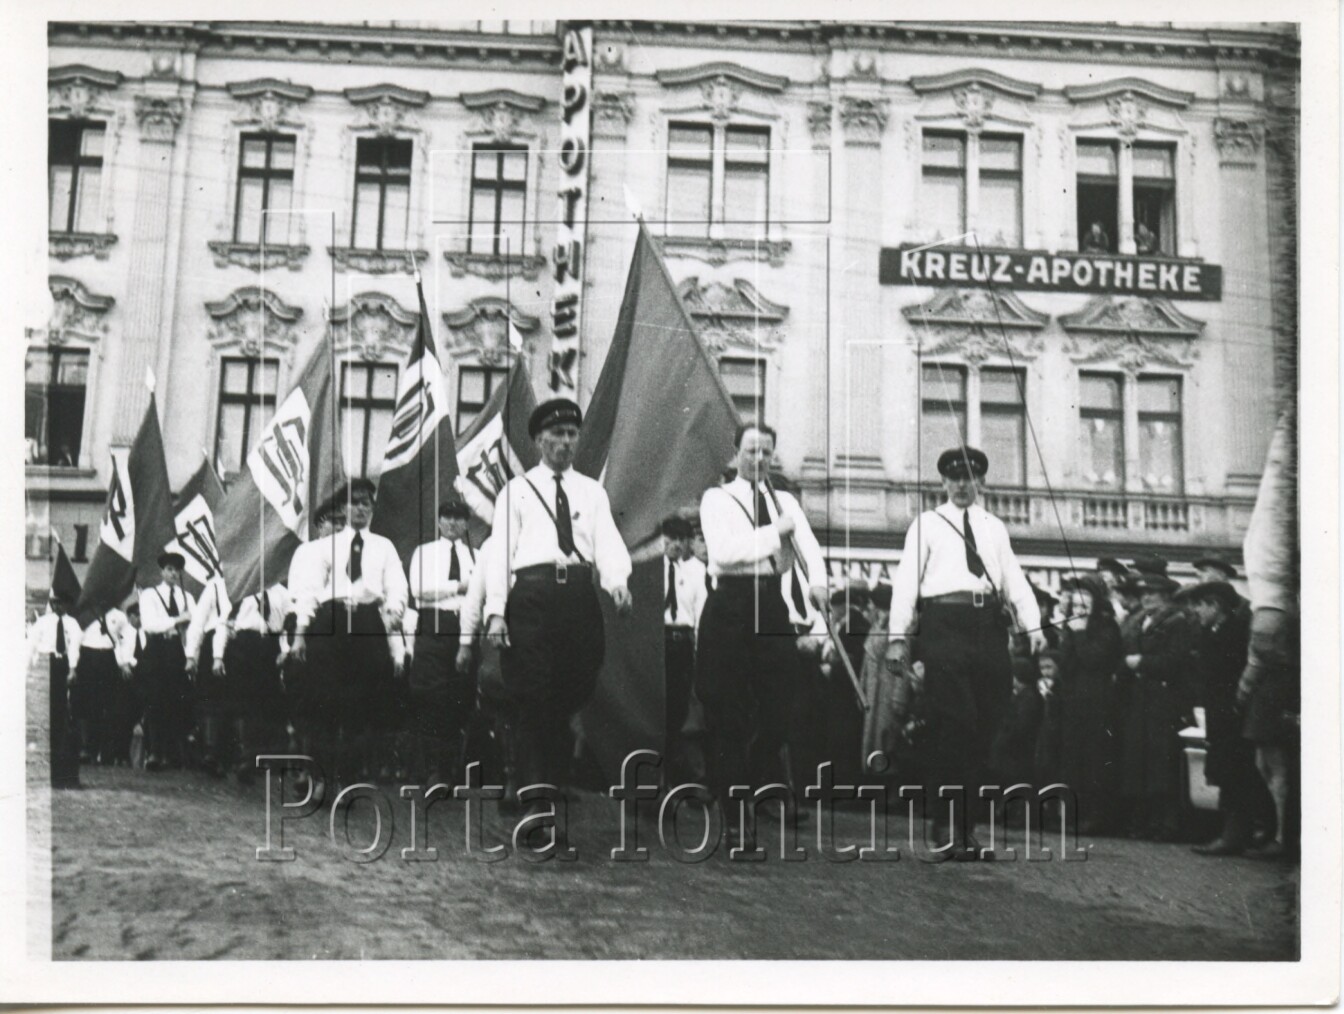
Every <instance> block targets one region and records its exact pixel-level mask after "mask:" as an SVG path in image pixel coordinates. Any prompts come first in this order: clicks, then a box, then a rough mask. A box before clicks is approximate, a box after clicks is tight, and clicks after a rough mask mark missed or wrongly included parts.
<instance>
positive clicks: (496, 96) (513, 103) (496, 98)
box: [460, 88, 546, 113]
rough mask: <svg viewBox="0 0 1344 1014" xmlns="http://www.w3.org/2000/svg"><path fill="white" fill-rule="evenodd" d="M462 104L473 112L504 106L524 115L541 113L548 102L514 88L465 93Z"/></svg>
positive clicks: (462, 96) (538, 96)
mask: <svg viewBox="0 0 1344 1014" xmlns="http://www.w3.org/2000/svg"><path fill="white" fill-rule="evenodd" d="M460 97H461V99H462V104H463V105H464V106H466V107H467V108H468V109H470V110H472V111H473V112H474V111H476V110H480V109H493V108H494V107H495V106H499V105H504V106H509V107H510V108H512V109H517V110H519V111H520V112H524V113H539V112H541V111H542V110H543V109H545V108H546V100H545V99H544V98H542V97H541V96H540V95H524V94H523V93H522V92H516V91H514V90H513V89H512V88H492V89H490V90H489V91H486V92H463V93H462V95H461V96H460Z"/></svg>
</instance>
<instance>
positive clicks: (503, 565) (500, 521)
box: [477, 479, 519, 622]
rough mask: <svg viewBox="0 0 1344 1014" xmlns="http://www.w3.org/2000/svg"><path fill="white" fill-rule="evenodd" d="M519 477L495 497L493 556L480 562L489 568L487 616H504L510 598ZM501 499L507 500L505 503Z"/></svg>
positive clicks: (479, 565)
mask: <svg viewBox="0 0 1344 1014" xmlns="http://www.w3.org/2000/svg"><path fill="white" fill-rule="evenodd" d="M518 482H519V480H518V479H511V480H509V482H508V483H506V484H505V486H504V488H503V489H502V490H500V493H499V498H498V499H497V500H496V501H495V518H494V522H493V524H492V525H491V528H490V538H491V539H492V540H494V547H495V548H494V549H493V550H491V553H490V560H489V562H488V563H487V562H486V561H484V560H481V561H478V562H477V569H478V570H483V571H485V572H486V573H485V578H484V582H485V618H486V620H487V622H488V621H489V620H490V618H491V617H494V616H503V615H504V607H505V606H506V605H507V604H508V601H509V574H510V566H509V565H510V563H511V562H512V561H511V560H510V559H509V551H510V549H511V548H512V547H513V546H514V539H515V538H516V537H517V534H518V500H519V497H518V495H517V486H518ZM500 501H503V502H502V503H501V502H500Z"/></svg>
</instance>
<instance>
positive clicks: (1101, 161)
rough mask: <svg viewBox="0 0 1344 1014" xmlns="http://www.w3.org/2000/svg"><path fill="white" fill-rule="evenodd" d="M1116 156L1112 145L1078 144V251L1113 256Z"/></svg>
mask: <svg viewBox="0 0 1344 1014" xmlns="http://www.w3.org/2000/svg"><path fill="white" fill-rule="evenodd" d="M1119 215H1120V154H1119V149H1118V147H1117V145H1116V144H1115V142H1114V141H1079V142H1078V249H1080V250H1081V251H1083V253H1115V252H1116V250H1118V249H1119V241H1120V226H1119Z"/></svg>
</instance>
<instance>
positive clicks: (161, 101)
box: [135, 95, 185, 144]
mask: <svg viewBox="0 0 1344 1014" xmlns="http://www.w3.org/2000/svg"><path fill="white" fill-rule="evenodd" d="M184 111H185V105H184V104H183V102H182V100H181V99H180V98H176V97H175V96H166V97H165V96H159V95H137V96H136V97H135V119H136V122H137V123H139V124H140V136H141V138H143V139H144V140H147V141H157V142H160V143H165V144H166V143H171V142H172V141H173V139H174V138H176V136H177V127H178V124H180V123H181V122H182V115H183V113H184Z"/></svg>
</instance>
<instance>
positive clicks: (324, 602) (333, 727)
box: [291, 478, 407, 798]
mask: <svg viewBox="0 0 1344 1014" xmlns="http://www.w3.org/2000/svg"><path fill="white" fill-rule="evenodd" d="M375 495H376V487H375V486H374V484H373V482H372V481H370V480H369V479H363V478H359V479H351V480H350V482H349V483H348V484H347V486H346V489H345V492H344V500H345V510H346V518H347V520H348V521H349V527H347V528H345V529H343V530H341V531H340V532H337V533H335V534H333V535H332V536H331V538H330V541H329V542H328V541H326V540H324V545H323V550H327V549H328V548H329V550H330V551H329V552H327V551H322V552H314V553H312V554H311V555H308V556H305V558H304V563H305V566H307V567H309V568H310V570H309V571H308V572H306V573H304V574H301V575H299V578H298V581H297V584H298V588H297V589H294V595H295V599H296V602H295V609H294V612H295V614H296V617H297V624H296V636H295V638H294V654H295V655H296V656H297V658H298V659H299V660H300V661H303V660H304V659H305V658H306V659H307V662H308V664H309V666H310V675H311V676H312V678H313V679H314V680H320V681H321V684H322V686H321V691H320V693H315V694H314V699H313V701H312V702H311V703H312V704H313V705H315V712H316V717H317V723H316V724H317V729H316V732H317V734H318V737H319V740H320V743H319V747H318V748H319V749H320V750H321V751H322V753H324V754H325V755H326V756H325V757H321V756H320V757H319V758H318V760H319V762H320V763H322V767H323V769H324V770H325V771H326V772H327V774H328V775H329V776H331V777H333V778H334V779H336V781H338V782H340V781H342V780H344V781H345V782H347V783H348V782H350V781H353V780H356V779H358V778H360V777H362V776H363V775H365V774H366V773H369V772H370V771H372V770H376V760H375V758H374V756H373V741H374V738H375V736H377V735H378V734H379V733H381V732H383V731H384V730H385V727H386V725H387V724H388V716H389V714H390V712H391V710H392V707H393V702H394V700H395V696H394V687H393V669H394V661H395V660H394V656H393V653H392V647H391V642H390V641H389V639H388V636H387V633H388V629H389V627H391V628H392V629H394V630H398V629H400V627H401V619H402V614H403V613H404V612H405V610H406V596H407V584H406V572H405V571H404V570H402V567H401V558H400V557H399V556H398V555H397V549H396V547H395V546H394V545H393V544H392V541H391V540H390V539H388V538H385V537H384V536H382V535H378V534H376V533H374V532H371V531H369V523H370V522H371V521H372V520H373V509H374V502H375ZM291 577H293V574H292V572H291ZM333 798H334V797H333Z"/></svg>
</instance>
